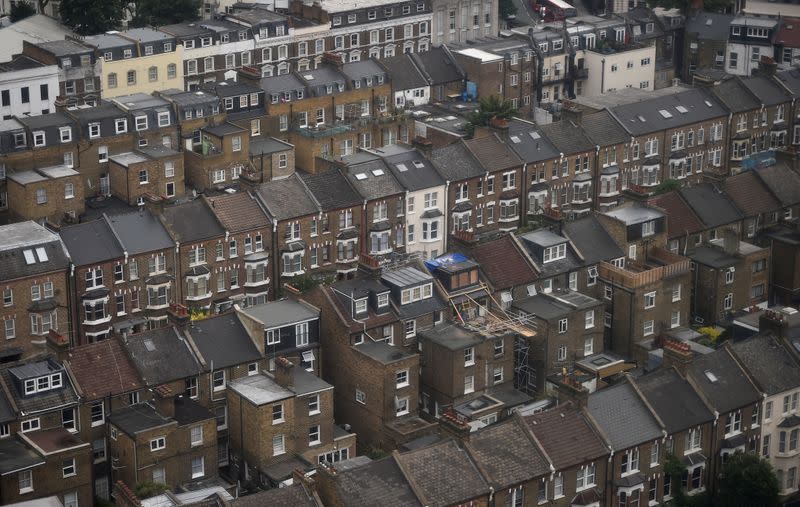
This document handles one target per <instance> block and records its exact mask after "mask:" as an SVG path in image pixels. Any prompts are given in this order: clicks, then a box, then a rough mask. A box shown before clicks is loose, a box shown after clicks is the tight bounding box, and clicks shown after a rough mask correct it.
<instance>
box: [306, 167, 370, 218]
mask: <svg viewBox="0 0 800 507" xmlns="http://www.w3.org/2000/svg"><path fill="white" fill-rule="evenodd" d="M298 174H299V175H300V178H301V179H302V180H303V183H305V184H306V187H308V190H309V191H310V192H311V195H313V196H314V199H316V201H317V202H318V203H319V204H320V206H322V210H323V211H333V210H339V209H342V208H350V207H353V206H359V205H361V204H362V202H363V201H362V199H361V197H360V196H359V195H358V193H357V192H356V191H355V190H353V187H351V186H350V184H349V183H348V182H347V178H345V177H344V176H343V175H342V174H341V173H340V172H339V171H337V170H335V169H329V170H327V171H324V172H321V173H316V174H308V173H298Z"/></svg>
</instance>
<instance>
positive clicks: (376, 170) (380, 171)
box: [372, 169, 383, 176]
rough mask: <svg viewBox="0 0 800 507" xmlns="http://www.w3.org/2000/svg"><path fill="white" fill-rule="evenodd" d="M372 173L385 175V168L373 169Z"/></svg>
mask: <svg viewBox="0 0 800 507" xmlns="http://www.w3.org/2000/svg"><path fill="white" fill-rule="evenodd" d="M372 174H373V175H374V176H383V169H373V170H372Z"/></svg>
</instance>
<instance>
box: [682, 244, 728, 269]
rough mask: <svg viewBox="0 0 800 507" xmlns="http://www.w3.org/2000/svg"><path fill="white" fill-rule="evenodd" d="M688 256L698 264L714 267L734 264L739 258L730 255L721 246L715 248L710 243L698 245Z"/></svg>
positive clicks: (725, 266)
mask: <svg viewBox="0 0 800 507" xmlns="http://www.w3.org/2000/svg"><path fill="white" fill-rule="evenodd" d="M688 257H689V258H691V259H692V260H693V261H694V262H696V263H698V264H703V265H706V266H711V267H713V268H715V269H720V268H727V267H730V266H735V265H736V264H738V263H739V262H740V258H739V257H737V256H735V255H730V254H728V253H726V252H725V250H724V249H723V248H715V247H714V246H711V245H700V246H698V247H695V249H694V251H692V252H689V253H688Z"/></svg>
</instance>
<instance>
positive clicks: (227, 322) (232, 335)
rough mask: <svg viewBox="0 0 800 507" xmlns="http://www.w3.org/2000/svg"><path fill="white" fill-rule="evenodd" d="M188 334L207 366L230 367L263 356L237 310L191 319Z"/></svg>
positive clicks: (208, 368)
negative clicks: (238, 315)
mask: <svg viewBox="0 0 800 507" xmlns="http://www.w3.org/2000/svg"><path fill="white" fill-rule="evenodd" d="M187 330H188V333H189V335H190V336H191V337H192V341H193V342H194V344H195V345H196V346H197V350H198V351H199V352H200V355H201V356H202V357H203V359H204V360H205V363H206V369H207V370H209V371H210V370H211V367H212V365H213V367H214V369H220V368H229V367H231V366H236V365H238V364H244V363H250V362H254V361H258V360H259V359H261V353H260V352H259V351H258V349H257V348H256V346H255V344H254V343H253V340H252V339H251V338H250V335H249V334H248V333H247V329H245V327H244V326H243V325H242V323H241V322H240V321H239V318H238V317H237V316H236V314H235V313H227V314H223V315H219V316H216V317H211V318H208V319H201V320H195V321H192V324H191V325H190V326H189V327H188V329H187Z"/></svg>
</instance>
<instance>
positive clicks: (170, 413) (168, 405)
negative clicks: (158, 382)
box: [153, 386, 175, 417]
mask: <svg viewBox="0 0 800 507" xmlns="http://www.w3.org/2000/svg"><path fill="white" fill-rule="evenodd" d="M153 393H154V394H155V397H154V398H155V399H154V402H155V408H156V410H157V411H158V412H159V413H160V414H161V415H163V416H164V417H175V396H174V393H173V392H172V389H170V388H169V387H167V386H158V387H156V388H155V389H154V390H153Z"/></svg>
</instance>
